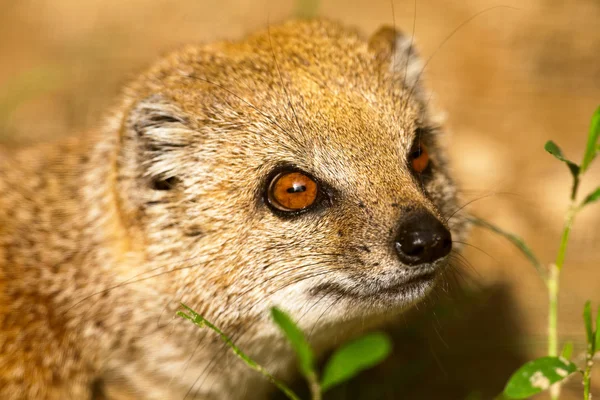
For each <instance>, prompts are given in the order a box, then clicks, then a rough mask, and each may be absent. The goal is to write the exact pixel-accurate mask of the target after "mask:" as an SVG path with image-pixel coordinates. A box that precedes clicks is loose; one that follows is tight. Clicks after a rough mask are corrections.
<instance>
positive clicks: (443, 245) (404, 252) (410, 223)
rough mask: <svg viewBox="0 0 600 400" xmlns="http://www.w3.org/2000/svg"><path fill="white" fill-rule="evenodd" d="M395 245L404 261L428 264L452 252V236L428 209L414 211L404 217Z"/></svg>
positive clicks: (407, 263) (410, 263) (413, 263)
mask: <svg viewBox="0 0 600 400" xmlns="http://www.w3.org/2000/svg"><path fill="white" fill-rule="evenodd" d="M394 246H395V247H396V253H397V254H398V258H399V259H400V261H401V262H402V263H404V264H406V265H420V264H426V263H431V262H434V261H435V260H439V259H440V258H442V257H444V256H446V255H448V253H450V250H452V236H451V235H450V232H449V231H448V229H446V227H445V226H444V225H442V223H441V222H440V221H439V220H438V219H437V218H436V217H434V216H433V215H431V214H430V213H428V212H427V211H424V210H419V211H412V212H410V213H408V214H406V215H405V216H403V217H402V220H401V222H400V229H399V230H398V236H397V237H396V242H395V243H394Z"/></svg>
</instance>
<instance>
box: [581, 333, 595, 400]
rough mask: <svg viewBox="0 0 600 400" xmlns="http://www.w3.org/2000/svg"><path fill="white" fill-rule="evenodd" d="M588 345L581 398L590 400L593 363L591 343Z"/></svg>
mask: <svg viewBox="0 0 600 400" xmlns="http://www.w3.org/2000/svg"><path fill="white" fill-rule="evenodd" d="M596 329H597V328H596ZM588 346H590V349H589V350H590V351H588V353H587V354H586V357H585V371H584V373H583V400H592V393H591V391H590V388H591V387H592V366H593V365H594V355H593V354H591V344H588Z"/></svg>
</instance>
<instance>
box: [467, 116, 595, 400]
mask: <svg viewBox="0 0 600 400" xmlns="http://www.w3.org/2000/svg"><path fill="white" fill-rule="evenodd" d="M599 139H600V108H598V109H597V110H596V112H595V113H594V115H593V117H592V122H591V126H590V131H589V134H588V140H587V145H586V150H585V154H584V156H583V160H582V162H581V164H579V165H578V164H576V163H575V162H573V161H571V160H569V159H568V158H566V157H565V156H564V155H563V153H562V150H561V149H560V147H558V145H557V144H556V143H554V142H552V141H548V142H547V143H546V145H545V146H544V148H545V150H546V151H547V152H548V153H550V154H552V155H553V156H554V157H555V158H557V159H558V160H560V161H562V162H564V163H565V164H566V165H567V167H568V169H569V171H570V173H571V175H572V177H573V184H572V186H571V190H570V199H571V201H570V205H569V207H568V209H567V212H566V215H565V222H564V227H563V232H562V235H561V239H560V247H559V250H558V254H557V256H556V260H555V262H554V263H553V264H551V265H550V266H549V267H548V268H547V270H546V269H545V268H544V267H543V265H542V264H541V263H540V261H539V259H538V257H537V256H536V255H535V254H534V252H533V251H532V250H531V249H530V248H529V246H527V244H526V243H525V242H524V241H523V239H521V238H520V237H518V236H516V235H514V234H512V233H509V232H506V231H504V230H502V229H501V228H499V227H497V226H495V225H493V224H490V223H489V222H487V221H483V220H481V219H478V218H473V219H472V222H473V223H474V224H476V225H478V226H481V227H484V228H487V229H489V230H491V231H493V232H495V233H498V234H500V235H502V236H504V237H505V238H506V239H508V240H509V241H510V242H511V243H513V244H514V245H515V246H516V247H517V248H518V249H519V250H520V251H521V252H522V253H523V255H524V256H525V257H526V258H527V259H528V260H529V262H530V263H531V264H532V265H533V266H534V267H535V269H536V270H537V271H538V273H539V275H540V277H541V278H542V279H543V280H544V282H545V283H546V288H547V290H548V300H549V301H548V356H546V357H542V358H538V359H537V360H533V361H530V362H528V363H526V364H525V365H523V366H522V367H521V368H519V369H518V370H517V371H516V372H515V373H514V374H513V375H512V377H511V378H510V379H509V381H508V383H507V385H506V387H505V389H504V393H503V395H504V396H505V397H507V398H510V399H524V398H528V397H531V396H533V395H535V394H537V393H539V392H542V391H544V390H547V389H550V394H551V397H552V399H558V398H559V396H560V383H561V382H562V381H564V380H565V379H566V378H567V377H568V376H570V375H571V374H573V373H576V372H580V373H581V374H582V376H583V386H584V390H583V392H584V394H583V396H584V397H583V398H584V400H591V398H592V397H591V393H590V386H591V370H592V366H593V359H594V355H595V354H596V352H597V351H599V350H600V308H599V309H598V313H597V315H596V326H595V329H594V325H593V323H592V310H591V303H590V302H587V303H586V305H585V308H584V312H583V317H584V318H583V319H584V324H585V329H586V337H587V343H588V344H587V351H586V363H585V366H584V368H578V367H577V366H576V365H575V363H573V362H572V361H569V360H570V358H571V353H572V349H573V345H572V344H571V343H566V344H565V346H564V347H563V351H562V353H561V356H558V293H559V282H560V273H561V271H562V269H563V267H564V262H565V256H566V253H567V244H568V242H569V235H570V233H571V228H572V226H573V222H574V221H575V217H576V216H577V214H578V213H579V212H580V211H581V210H582V209H583V208H584V207H586V206H588V205H590V204H592V203H595V202H597V201H598V200H600V187H598V188H596V189H595V190H593V191H592V192H591V193H589V194H588V195H587V196H585V197H584V199H583V200H582V201H581V202H577V197H578V196H577V195H578V192H579V186H580V182H581V179H582V177H583V175H584V173H585V172H586V171H587V170H588V168H589V166H590V165H591V164H592V162H593V161H594V159H595V158H596V156H597V155H598V154H600V144H599V143H598V142H599Z"/></svg>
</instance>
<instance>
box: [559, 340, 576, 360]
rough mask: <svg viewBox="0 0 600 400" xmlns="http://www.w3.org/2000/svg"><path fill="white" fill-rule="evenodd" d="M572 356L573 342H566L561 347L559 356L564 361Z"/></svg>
mask: <svg viewBox="0 0 600 400" xmlns="http://www.w3.org/2000/svg"><path fill="white" fill-rule="evenodd" d="M572 355H573V342H567V343H565V345H564V346H563V349H562V352H561V353H560V356H561V357H562V358H564V359H566V360H569V359H570V358H571V356H572Z"/></svg>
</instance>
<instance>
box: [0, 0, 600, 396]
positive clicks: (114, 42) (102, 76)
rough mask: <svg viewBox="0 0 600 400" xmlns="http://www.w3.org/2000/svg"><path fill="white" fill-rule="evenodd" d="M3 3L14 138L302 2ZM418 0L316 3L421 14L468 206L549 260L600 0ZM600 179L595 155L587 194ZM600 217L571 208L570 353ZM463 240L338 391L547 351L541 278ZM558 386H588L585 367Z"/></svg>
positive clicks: (496, 365)
mask: <svg viewBox="0 0 600 400" xmlns="http://www.w3.org/2000/svg"><path fill="white" fill-rule="evenodd" d="M1 4H2V13H1V14H0V55H1V60H2V62H0V146H3V147H5V148H14V147H20V146H24V145H31V144H35V143H40V142H47V141H55V140H59V139H60V138H63V137H65V136H68V135H83V134H85V132H86V131H88V130H90V129H94V128H95V127H97V126H98V125H99V124H101V123H102V117H103V115H104V114H105V113H106V111H107V109H108V107H110V106H111V105H112V104H113V103H114V101H115V97H116V95H117V94H118V92H119V88H120V86H121V85H122V84H124V83H126V82H127V81H128V79H130V78H131V77H132V76H134V75H135V74H136V72H137V71H139V70H141V69H142V68H143V67H145V66H146V65H147V64H148V63H150V62H151V61H152V60H153V59H155V58H156V57H157V56H159V55H161V54H163V53H165V52H167V51H170V50H172V49H174V48H176V47H178V46H179V45H182V44H186V43H194V42H205V41H211V40H216V39H237V38H240V37H242V36H243V35H244V34H246V33H248V32H251V31H252V30H254V29H256V28H259V27H263V26H265V25H266V24H267V23H274V22H277V21H280V20H283V19H285V18H289V17H290V16H293V15H295V14H297V9H296V8H297V6H296V3H295V2H294V1H290V0H218V1H217V0H178V1H172V0H128V1H121V0H86V1H78V0H77V1H76V0H35V1H33V0H3V1H2V3H1ZM416 6H417V9H416V20H415V19H414V15H415V14H414V13H415V10H414V7H415V2H414V1H413V0H345V1H342V0H322V1H321V2H320V4H319V5H318V10H317V14H318V15H321V16H326V17H330V18H334V19H337V20H340V21H342V22H345V23H347V24H350V25H354V26H356V27H359V28H360V29H361V30H363V31H364V32H365V33H366V34H370V33H372V32H373V31H374V30H375V29H376V28H377V27H379V26H380V25H382V24H392V23H393V21H394V19H395V22H396V25H397V26H398V27H400V28H401V29H402V30H404V31H405V32H409V33H410V32H411V31H412V26H413V22H415V36H416V40H417V44H418V46H419V48H420V52H421V54H422V55H423V57H424V58H428V57H432V58H431V61H430V63H429V64H428V67H427V77H428V81H429V86H430V87H431V88H433V89H434V90H435V92H436V93H437V102H438V104H439V105H440V106H441V107H442V108H443V109H445V110H446V111H447V113H448V124H447V125H448V128H449V131H450V136H449V137H448V138H447V141H448V143H449V148H450V153H451V156H452V161H453V162H452V166H453V168H454V170H455V175H456V177H457V178H458V181H459V182H460V185H461V187H462V189H463V199H464V202H467V201H474V202H473V203H472V204H470V205H469V206H468V209H469V210H470V211H471V212H472V213H474V214H476V215H478V216H480V217H483V218H486V219H488V220H490V221H491V222H493V223H495V224H497V225H499V226H501V227H503V228H505V229H507V230H510V231H513V232H516V233H518V234H519V235H520V236H522V237H523V238H524V239H525V240H526V241H527V242H528V243H529V244H530V245H531V246H532V247H533V249H534V250H535V251H536V252H537V254H538V255H539V256H540V258H541V259H542V261H543V262H544V263H550V262H552V261H553V260H554V258H555V256H556V251H557V248H558V244H559V236H560V232H561V228H562V222H563V216H564V213H565V211H566V209H567V207H568V201H569V199H568V197H569V196H568V192H569V189H568V188H569V186H570V182H571V177H570V175H569V173H568V170H567V168H566V167H565V165H564V164H562V163H559V162H558V161H556V160H554V159H553V158H552V157H550V156H549V155H548V154H547V153H546V152H545V151H544V150H543V145H544V143H545V141H546V140H548V139H552V140H554V141H556V142H557V143H558V144H559V145H561V147H562V148H563V150H564V152H565V153H566V155H567V156H569V157H570V158H572V159H574V160H575V161H577V162H579V160H580V159H581V157H582V155H583V150H584V148H585V141H586V136H587V132H588V128H589V121H590V117H591V115H592V113H593V112H594V110H595V109H596V107H597V106H598V105H600V29H598V21H599V20H600V1H599V0H570V1H568V2H567V1H558V0H529V1H525V2H524V1H520V0H503V1H500V2H498V1H497V0H463V1H460V2H457V1H449V0H426V1H425V0H417V1H416ZM484 10H486V11H485V12H482V11H484ZM392 11H393V12H394V15H393V14H392ZM480 12H482V13H480ZM478 13H480V14H478ZM477 14H478V15H477ZM475 15H477V16H475ZM474 16H475V17H474ZM472 17H474V18H473V19H472V20H470V22H468V23H466V24H464V23H465V22H466V21H468V20H469V19H470V18H472ZM463 24H464V25H463ZM453 32H455V33H454V34H453V35H452V33H453ZM451 35H452V36H451ZM599 183H600V162H597V163H596V165H595V166H593V167H592V169H591V170H590V171H589V172H588V173H587V175H586V177H585V180H584V182H583V184H582V188H581V194H585V193H586V192H589V191H590V190H592V189H593V188H595V187H597V186H598V184H599ZM599 226H600V205H596V206H590V207H589V208H588V209H587V210H585V211H583V212H582V213H581V214H580V215H579V217H578V219H577V221H576V223H575V226H574V229H573V232H572V241H571V242H570V245H569V249H568V253H567V259H566V266H565V269H564V273H563V275H562V281H561V295H560V304H559V307H560V314H559V327H560V338H561V342H564V341H565V340H572V341H573V342H574V343H575V353H574V354H575V355H576V357H577V356H578V355H582V354H583V353H582V352H583V350H584V347H585V339H584V328H583V323H582V318H581V314H582V308H583V305H584V303H585V301H586V300H588V299H589V300H592V302H593V304H594V306H597V305H599V304H600V232H599V229H598V227H599ZM469 244H470V246H467V248H466V250H465V254H464V255H465V258H466V260H468V263H466V262H465V263H462V264H464V265H461V266H460V269H461V271H460V273H459V274H457V277H456V279H454V280H455V281H456V282H458V283H457V284H454V283H452V284H451V285H450V286H451V287H452V289H450V290H449V291H441V292H440V293H438V294H436V295H434V296H432V298H431V301H427V302H425V304H423V305H421V306H419V307H418V309H416V310H414V311H413V312H412V313H410V314H408V315H406V316H403V317H401V318H400V319H399V320H398V321H397V322H396V323H394V324H392V326H390V327H389V331H390V332H391V333H392V334H393V335H394V338H395V342H396V344H395V350H396V351H395V353H394V357H392V358H391V359H390V360H388V362H386V363H385V364H383V365H382V366H380V367H378V368H377V369H375V370H373V371H370V372H367V373H365V374H363V375H362V376H361V377H360V378H359V379H358V380H355V381H354V382H353V383H351V384H349V385H347V386H345V387H341V388H339V389H338V390H335V391H334V392H333V393H331V395H330V396H329V397H330V398H332V399H354V398H360V399H367V398H368V399H399V398H402V399H472V400H474V399H491V398H493V397H494V396H495V395H496V394H497V393H499V392H500V391H501V390H502V387H503V385H504V383H505V382H506V380H507V378H508V377H509V375H510V373H511V372H512V371H514V370H515V368H517V367H518V366H520V365H521V364H522V363H523V362H525V361H526V360H528V359H531V358H533V357H537V356H540V355H543V354H544V352H545V350H546V342H545V335H546V314H547V300H546V290H545V287H544V285H543V283H542V282H541V280H540V279H539V278H538V276H537V274H536V272H535V271H534V269H533V268H532V267H531V266H530V265H529V264H528V263H527V262H526V260H525V259H524V258H523V257H522V256H521V255H520V254H519V253H518V252H517V251H516V250H515V249H514V248H513V247H512V246H511V245H510V244H508V243H507V242H506V241H505V240H504V239H502V238H500V237H497V236H495V235H493V234H491V233H489V232H486V231H482V230H480V229H474V230H473V231H472V235H471V237H470V239H469ZM454 280H453V281H454ZM598 370H600V367H598V368H597V371H596V374H595V383H594V389H593V393H594V394H595V395H596V396H600V373H599V372H600V371H598ZM564 394H565V396H564V398H565V399H571V398H572V399H579V398H581V397H582V395H581V384H580V382H579V378H578V377H576V378H575V379H573V380H572V381H571V382H569V383H568V384H567V386H566V389H565V393H564ZM540 398H545V397H544V396H540Z"/></svg>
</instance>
